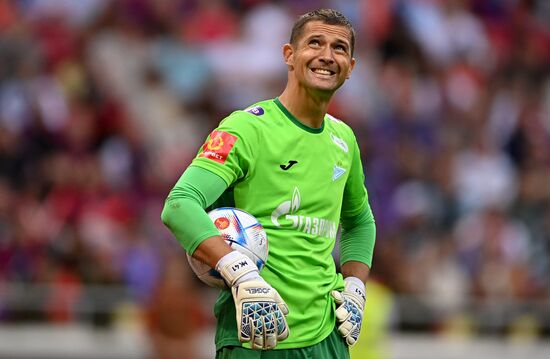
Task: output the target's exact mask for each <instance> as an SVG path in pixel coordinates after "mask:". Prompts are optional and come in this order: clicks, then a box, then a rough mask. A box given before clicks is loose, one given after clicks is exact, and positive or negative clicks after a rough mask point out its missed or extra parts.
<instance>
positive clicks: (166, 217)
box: [160, 199, 178, 228]
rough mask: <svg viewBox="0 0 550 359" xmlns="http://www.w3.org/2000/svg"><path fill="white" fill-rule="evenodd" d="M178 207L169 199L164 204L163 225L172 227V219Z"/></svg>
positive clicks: (161, 215) (161, 216)
mask: <svg viewBox="0 0 550 359" xmlns="http://www.w3.org/2000/svg"><path fill="white" fill-rule="evenodd" d="M177 205H178V204H176V203H174V201H171V200H169V199H167V200H166V202H164V207H163V208H162V212H161V214H160V219H161V220H162V223H164V225H165V226H166V227H168V228H170V227H171V223H172V219H173V218H174V215H173V214H174V210H175V207H176V206H177Z"/></svg>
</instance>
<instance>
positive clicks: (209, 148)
mask: <svg viewBox="0 0 550 359" xmlns="http://www.w3.org/2000/svg"><path fill="white" fill-rule="evenodd" d="M235 141H237V137H236V136H233V135H232V134H230V133H227V132H224V131H212V132H211V133H210V138H209V139H208V140H207V141H206V142H205V143H204V145H203V146H202V153H201V154H200V155H199V157H205V158H209V159H211V160H213V161H215V162H218V163H221V164H224V163H225V160H226V159H227V155H229V152H230V151H231V149H232V148H233V145H234V144H235Z"/></svg>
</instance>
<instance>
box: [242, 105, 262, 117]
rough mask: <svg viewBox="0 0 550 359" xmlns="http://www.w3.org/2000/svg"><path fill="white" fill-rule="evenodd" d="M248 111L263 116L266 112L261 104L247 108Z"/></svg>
mask: <svg viewBox="0 0 550 359" xmlns="http://www.w3.org/2000/svg"><path fill="white" fill-rule="evenodd" d="M245 111H246V112H250V113H251V114H253V115H256V116H261V115H263V114H264V112H265V111H264V109H263V108H262V107H261V106H256V107H251V108H249V109H246V110H245Z"/></svg>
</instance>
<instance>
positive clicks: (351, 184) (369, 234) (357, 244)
mask: <svg viewBox="0 0 550 359" xmlns="http://www.w3.org/2000/svg"><path fill="white" fill-rule="evenodd" d="M353 151H354V153H353V159H352V165H351V168H350V175H349V177H348V180H347V182H346V186H345V188H344V199H343V203H342V213H341V222H342V238H341V240H340V264H344V263H346V262H348V261H359V262H362V263H365V264H366V265H367V266H369V268H370V267H371V266H372V256H373V251H374V244H375V241H376V225H375V222H374V216H373V214H372V210H371V208H370V205H369V201H368V194H367V189H366V187H365V175H364V173H363V166H362V164H361V156H360V153H359V146H358V145H357V141H355V139H354V147H353Z"/></svg>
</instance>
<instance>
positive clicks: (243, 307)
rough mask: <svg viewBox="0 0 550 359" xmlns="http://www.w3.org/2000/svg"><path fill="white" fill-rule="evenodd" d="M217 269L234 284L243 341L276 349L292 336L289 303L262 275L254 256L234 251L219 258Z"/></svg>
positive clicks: (238, 324) (236, 307) (238, 327)
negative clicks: (288, 319) (287, 316)
mask: <svg viewBox="0 0 550 359" xmlns="http://www.w3.org/2000/svg"><path fill="white" fill-rule="evenodd" d="M216 270H217V271H218V272H220V274H221V276H222V277H223V279H224V280H225V281H226V282H227V284H228V285H229V286H230V287H231V292H232V294H233V299H234V301H235V309H236V312H237V332H238V335H239V341H240V342H241V343H246V342H250V343H251V345H252V348H253V349H273V348H275V346H276V345H277V342H278V341H282V340H285V339H286V338H287V337H288V334H289V329H288V325H287V323H286V319H285V316H286V315H287V314H288V306H287V305H286V303H285V302H284V301H283V299H282V298H281V296H280V295H279V293H278V292H277V291H276V290H275V289H274V288H273V287H271V286H270V285H269V284H268V283H267V282H266V281H265V280H264V279H263V278H262V277H260V273H259V271H258V267H256V265H255V264H254V262H253V261H252V260H251V259H250V258H248V257H247V256H245V255H244V254H242V253H240V252H237V251H233V252H231V253H229V254H227V255H225V256H223V257H222V258H221V259H220V260H219V261H218V263H217V264H216Z"/></svg>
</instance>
